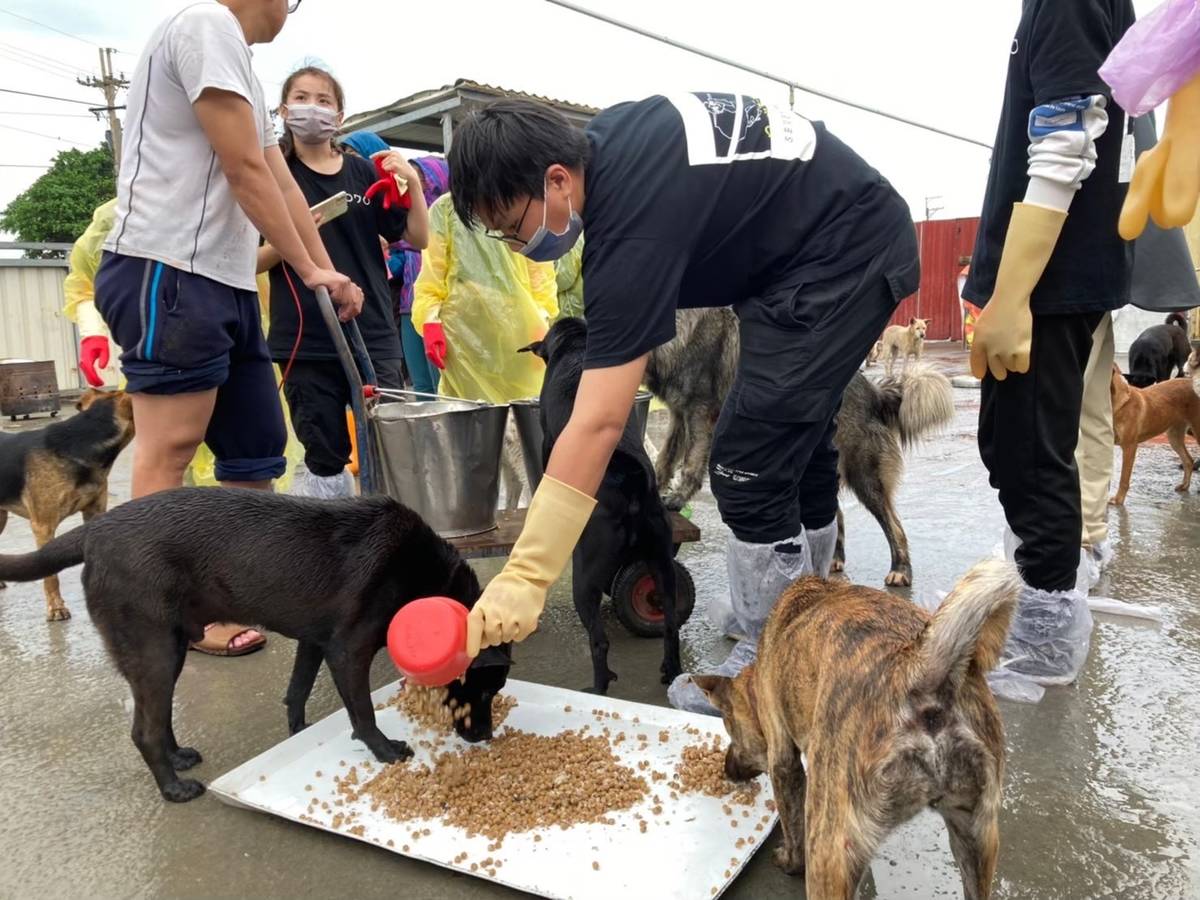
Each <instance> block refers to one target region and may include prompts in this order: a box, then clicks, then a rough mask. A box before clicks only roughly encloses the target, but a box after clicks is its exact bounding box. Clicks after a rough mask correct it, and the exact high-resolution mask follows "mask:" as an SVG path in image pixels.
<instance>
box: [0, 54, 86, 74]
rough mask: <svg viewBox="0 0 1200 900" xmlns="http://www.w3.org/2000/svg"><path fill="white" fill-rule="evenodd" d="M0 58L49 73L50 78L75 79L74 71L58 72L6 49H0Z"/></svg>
mask: <svg viewBox="0 0 1200 900" xmlns="http://www.w3.org/2000/svg"><path fill="white" fill-rule="evenodd" d="M0 59H7V60H8V61H9V62H14V63H16V64H17V65H18V66H28V67H29V68H31V69H34V70H36V71H38V72H41V73H42V74H44V75H49V76H50V77H51V78H65V79H66V80H67V81H75V79H76V75H75V72H71V73H70V74H68V73H66V72H60V71H58V70H56V69H52V68H50V67H49V66H45V65H42V64H41V63H39V62H33V61H30V60H27V59H21V58H20V57H18V56H15V55H13V54H12V53H11V52H9V51H7V50H3V49H0ZM76 71H78V70H76Z"/></svg>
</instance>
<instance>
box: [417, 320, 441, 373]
mask: <svg viewBox="0 0 1200 900" xmlns="http://www.w3.org/2000/svg"><path fill="white" fill-rule="evenodd" d="M421 337H423V338H424V339H425V355H426V356H428V357H429V361H430V362H431V363H433V364H434V365H435V366H437V367H438V368H439V369H445V368H446V332H445V329H443V328H442V323H441V322H426V323H425V327H424V328H422V329H421Z"/></svg>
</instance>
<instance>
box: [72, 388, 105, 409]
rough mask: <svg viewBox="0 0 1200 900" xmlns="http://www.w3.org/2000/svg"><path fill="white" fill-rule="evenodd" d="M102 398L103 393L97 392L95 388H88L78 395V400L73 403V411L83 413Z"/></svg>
mask: <svg viewBox="0 0 1200 900" xmlns="http://www.w3.org/2000/svg"><path fill="white" fill-rule="evenodd" d="M103 396H104V391H98V390H96V389H95V388H88V389H87V390H86V391H84V392H83V393H82V394H80V395H79V399H78V400H76V401H75V409H76V411H78V412H83V411H84V410H85V409H87V408H88V407H89V406H91V405H92V404H93V403H95V402H96V401H97V400H99V399H100V398H101V397H103Z"/></svg>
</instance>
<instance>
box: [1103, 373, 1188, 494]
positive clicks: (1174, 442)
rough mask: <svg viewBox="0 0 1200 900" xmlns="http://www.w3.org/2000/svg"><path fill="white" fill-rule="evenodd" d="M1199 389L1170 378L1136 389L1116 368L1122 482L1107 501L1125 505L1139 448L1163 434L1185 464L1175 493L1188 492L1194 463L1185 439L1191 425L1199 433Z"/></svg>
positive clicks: (1114, 390)
mask: <svg viewBox="0 0 1200 900" xmlns="http://www.w3.org/2000/svg"><path fill="white" fill-rule="evenodd" d="M1196 390H1197V389H1196V387H1195V386H1194V384H1193V379H1192V378H1171V379H1168V380H1167V381H1160V382H1159V383H1158V384H1152V385H1150V387H1148V388H1136V387H1134V386H1133V385H1131V384H1130V383H1129V382H1128V381H1126V380H1125V376H1124V375H1122V374H1121V370H1120V369H1119V368H1117V366H1116V365H1114V366H1113V373H1112V384H1111V391H1112V408H1113V437H1114V443H1115V444H1116V445H1117V446H1118V447H1120V448H1121V482H1120V484H1119V485H1118V486H1117V493H1116V494H1115V495H1114V496H1113V498H1112V499H1111V500H1109V501H1108V502H1109V503H1111V504H1112V505H1113V506H1123V505H1124V503H1125V495H1126V494H1127V493H1128V492H1129V479H1130V477H1131V476H1132V475H1133V461H1134V459H1135V458H1136V457H1137V451H1138V445H1139V444H1140V443H1142V442H1143V441H1148V440H1150V439H1151V438H1154V437H1158V436H1159V435H1160V434H1162V433H1163V432H1166V435H1167V440H1168V441H1169V442H1170V444H1171V449H1173V450H1174V451H1175V453H1176V454H1177V455H1178V456H1179V461H1180V462H1181V463H1183V481H1182V482H1180V484H1179V486H1178V487H1176V488H1175V490H1176V491H1178V492H1179V493H1181V494H1184V493H1187V490H1188V488H1189V487H1190V486H1191V484H1192V468H1193V462H1192V457H1191V454H1190V453H1188V449H1187V444H1186V443H1185V442H1184V439H1183V436H1184V433H1185V432H1186V431H1187V429H1188V427H1189V426H1190V427H1191V429H1192V433H1193V434H1200V395H1198V394H1197V393H1196Z"/></svg>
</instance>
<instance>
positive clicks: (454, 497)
mask: <svg viewBox="0 0 1200 900" xmlns="http://www.w3.org/2000/svg"><path fill="white" fill-rule="evenodd" d="M507 420H508V407H507V406H481V405H479V404H475V403H468V402H466V401H462V400H450V399H447V400H434V401H430V402H421V403H383V404H380V405H378V406H375V407H374V408H372V409H371V412H370V425H371V438H372V441H373V445H374V448H375V451H376V453H375V455H376V457H377V460H378V468H379V471H380V473H381V476H382V481H383V484H382V488H383V492H384V493H385V494H387V495H388V496H389V497H393V498H395V499H396V500H399V501H400V502H401V503H403V504H404V505H405V506H408V507H411V508H412V509H413V510H415V511H416V512H417V513H418V514H419V515H420V516H421V518H422V519H424V520H425V521H426V522H428V523H429V526H430V527H431V528H433V530H434V531H436V532H437V533H438V534H440V535H442V536H443V537H462V536H463V535H468V534H479V533H480V532H483V531H490V530H491V529H493V528H495V527H496V501H497V500H498V499H499V495H500V453H501V450H502V449H503V446H504V424H505V422H506V421H507Z"/></svg>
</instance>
